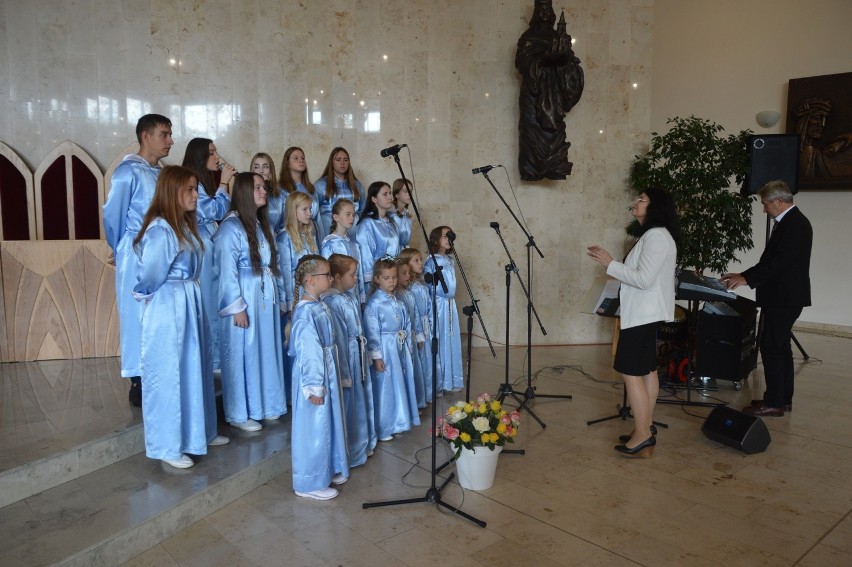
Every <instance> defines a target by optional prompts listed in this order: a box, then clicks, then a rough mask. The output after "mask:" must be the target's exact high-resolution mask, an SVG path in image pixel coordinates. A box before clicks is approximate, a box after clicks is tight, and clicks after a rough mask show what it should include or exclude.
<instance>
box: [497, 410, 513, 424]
mask: <svg viewBox="0 0 852 567" xmlns="http://www.w3.org/2000/svg"><path fill="white" fill-rule="evenodd" d="M500 423H502V424H503V425H509V424H510V423H512V418H511V417H509V414H508V413H507V414H506V415H504V416H503V417H501V418H500Z"/></svg>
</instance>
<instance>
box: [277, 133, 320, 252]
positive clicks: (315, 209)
mask: <svg viewBox="0 0 852 567" xmlns="http://www.w3.org/2000/svg"><path fill="white" fill-rule="evenodd" d="M278 187H279V188H280V189H281V190H282V191H283V192H284V200H286V199H287V195H292V194H293V193H295V192H297V191H298V192H299V193H304V194H305V195H308V196H309V197H310V198H311V221H313V223H314V232H315V233H316V236H317V244H319V243H320V242H322V239H323V237H324V236H325V233H324V232H321V230H322V228H323V227H322V224H321V223H320V221H319V196H318V194H317V191H316V189H315V188H314V184H313V183H311V179H310V174H309V173H308V164H307V162H306V161H305V152H304V151H303V150H302V148H299V147H296V146H292V147H289V148H287V151H285V152H284V159H282V160H281V177H280V178H279V180H278ZM282 207H283V205H282ZM281 224H282V227H283V221H282V223H281Z"/></svg>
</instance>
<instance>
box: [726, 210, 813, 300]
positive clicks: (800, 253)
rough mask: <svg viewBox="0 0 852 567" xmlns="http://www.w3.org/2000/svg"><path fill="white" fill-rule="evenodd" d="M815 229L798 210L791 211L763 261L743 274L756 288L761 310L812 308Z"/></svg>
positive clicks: (769, 246) (773, 232)
mask: <svg viewBox="0 0 852 567" xmlns="http://www.w3.org/2000/svg"><path fill="white" fill-rule="evenodd" d="M813 235H814V233H813V229H812V228H811V223H810V221H808V219H807V217H806V216H805V215H803V214H802V211H800V210H799V208H798V207H794V208H792V209H790V210H789V211H788V212H787V214H786V215H784V218H783V219H781V222H779V223H778V226H776V227H775V230H773V231H772V236H770V238H769V242H768V243H767V244H766V249H765V250H764V251H763V254H761V255H760V261H759V262H758V263H757V264H755V265H754V266H752V267H751V268H749V269H747V270H746V271H744V272H743V273H742V275H743V277H744V278H745V279H746V282H748V285H749V287H751V288H757V292H756V296H757V304H758V305H759V306H760V307H807V306H808V305H810V304H811V278H810V266H811V244H812V242H813Z"/></svg>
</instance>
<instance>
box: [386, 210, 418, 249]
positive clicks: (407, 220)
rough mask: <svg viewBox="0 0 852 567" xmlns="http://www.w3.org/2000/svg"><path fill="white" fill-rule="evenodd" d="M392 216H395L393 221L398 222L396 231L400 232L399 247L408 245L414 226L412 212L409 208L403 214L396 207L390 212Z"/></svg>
mask: <svg viewBox="0 0 852 567" xmlns="http://www.w3.org/2000/svg"><path fill="white" fill-rule="evenodd" d="M390 215H391V218H393V222H394V223H396V231H397V233H398V234H399V249H400V250H402V249H403V248H405V247H407V246H408V244H409V243H410V242H411V226H412V222H413V221H412V218H411V213H410V212H408V211H407V210H406V211H405V212H403V213H402V214H399V212H397V210H396V209H394V210H393V211H391V212H390Z"/></svg>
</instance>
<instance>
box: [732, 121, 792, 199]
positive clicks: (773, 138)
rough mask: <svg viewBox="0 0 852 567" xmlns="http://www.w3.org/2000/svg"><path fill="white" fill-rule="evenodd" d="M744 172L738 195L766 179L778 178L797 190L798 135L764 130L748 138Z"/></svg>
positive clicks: (755, 188) (749, 192) (751, 190)
mask: <svg viewBox="0 0 852 567" xmlns="http://www.w3.org/2000/svg"><path fill="white" fill-rule="evenodd" d="M748 164H749V165H748V173H747V174H746V178H745V181H744V182H743V187H742V189H741V190H740V194H742V195H754V194H755V193H757V192H758V191H760V188H761V187H763V186H764V185H766V184H767V183H768V182H769V181H775V180H776V179H780V180H781V181H783V182H785V183H786V184H787V185H789V186H790V190H791V191H792V192H793V194H794V195H795V194H796V193H797V192H798V185H797V179H798V177H799V136H797V135H795V134H767V135H765V136H750V137H749V139H748Z"/></svg>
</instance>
